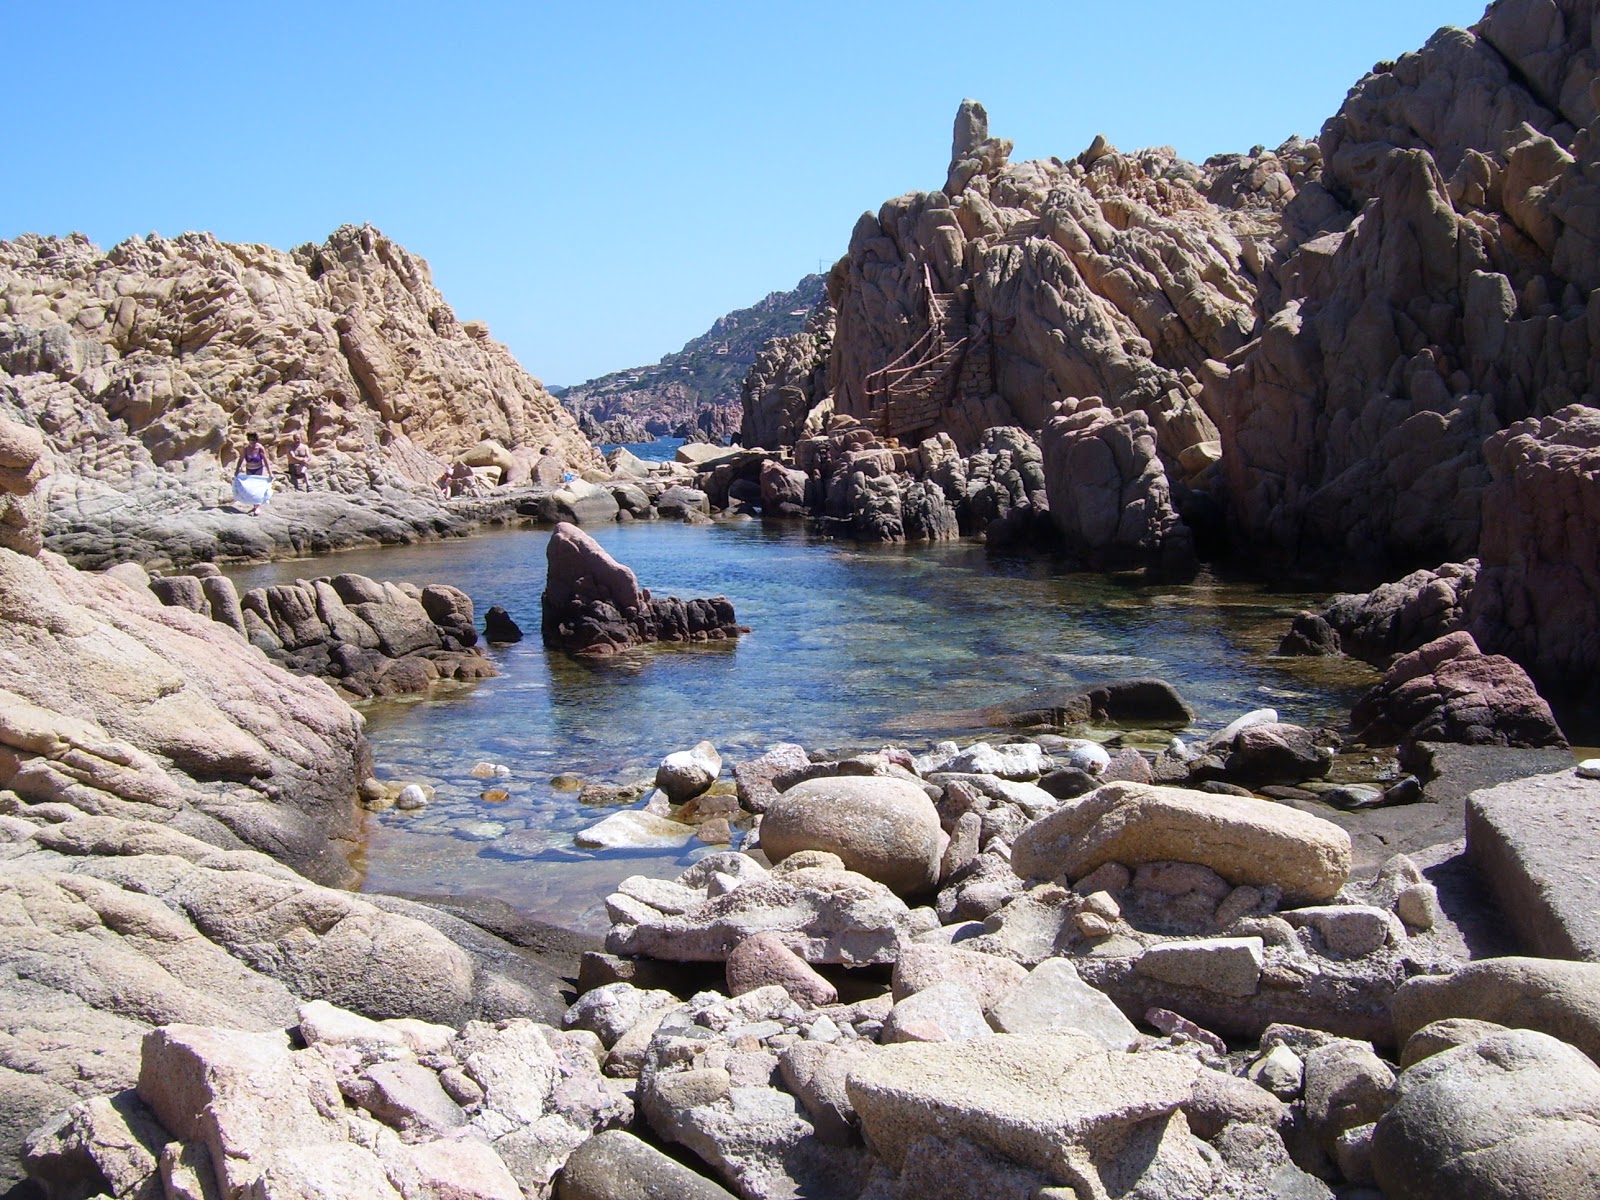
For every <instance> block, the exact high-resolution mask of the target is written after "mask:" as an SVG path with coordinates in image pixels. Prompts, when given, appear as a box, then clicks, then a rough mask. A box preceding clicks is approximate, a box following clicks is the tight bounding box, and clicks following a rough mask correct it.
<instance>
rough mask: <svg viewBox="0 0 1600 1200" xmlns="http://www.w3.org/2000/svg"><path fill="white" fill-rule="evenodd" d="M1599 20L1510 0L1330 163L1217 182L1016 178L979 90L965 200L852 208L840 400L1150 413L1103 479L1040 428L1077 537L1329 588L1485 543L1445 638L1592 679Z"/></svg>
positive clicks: (1153, 168) (1295, 159)
mask: <svg viewBox="0 0 1600 1200" xmlns="http://www.w3.org/2000/svg"><path fill="white" fill-rule="evenodd" d="M1594 17H1595V6H1594V4H1593V3H1592V0H1500V2H1499V3H1497V4H1494V5H1492V6H1491V7H1490V8H1489V10H1488V12H1487V13H1486V14H1485V16H1484V18H1483V20H1482V21H1481V22H1479V24H1477V25H1476V26H1474V27H1473V28H1472V29H1470V30H1463V29H1454V28H1449V29H1443V30H1440V31H1439V32H1438V33H1437V34H1436V35H1435V36H1434V37H1433V38H1431V39H1430V40H1429V42H1428V44H1427V45H1426V46H1425V47H1424V48H1422V49H1421V50H1419V51H1417V52H1415V53H1410V54H1405V55H1402V56H1401V57H1400V58H1399V59H1397V60H1396V61H1394V62H1392V63H1382V64H1379V65H1378V67H1377V68H1375V69H1374V71H1373V72H1372V73H1371V74H1369V75H1368V76H1367V77H1366V78H1364V79H1362V80H1361V81H1359V82H1358V83H1357V84H1356V86H1355V87H1354V88H1353V89H1352V91H1351V93H1350V95H1349V97H1348V99H1347V100H1346V101H1345V103H1344V105H1343V106H1342V107H1341V109H1340V110H1339V112H1338V113H1337V114H1335V115H1334V116H1333V117H1332V119H1330V120H1329V121H1328V123H1327V124H1326V125H1325V126H1324V128H1323V130H1322V132H1321V134H1320V136H1319V138H1318V139H1317V140H1316V141H1315V142H1302V141H1299V140H1292V141H1290V142H1289V143H1286V144H1285V145H1283V146H1281V147H1279V148H1278V149H1277V150H1276V151H1262V150H1256V151H1253V152H1251V153H1250V154H1247V155H1230V156H1221V157H1218V158H1215V159H1212V160H1210V161H1208V162H1207V163H1205V164H1203V165H1201V166H1196V165H1194V164H1190V163H1187V162H1184V161H1182V160H1180V159H1178V158H1176V157H1175V156H1174V155H1173V154H1172V153H1171V152H1170V151H1167V150H1145V151H1140V152H1137V153H1134V154H1124V153H1119V152H1118V151H1116V150H1115V149H1114V148H1113V147H1110V146H1108V145H1106V144H1105V143H1104V141H1103V139H1097V140H1096V142H1095V144H1094V145H1093V146H1091V147H1090V148H1089V149H1087V150H1085V151H1084V152H1083V153H1082V154H1081V155H1079V156H1078V157H1077V158H1075V159H1072V160H1068V161H1062V160H1060V159H1049V160H1043V161H1035V162H1026V163H1013V162H1010V161H1009V152H1010V143H1009V142H1006V141H1005V140H1004V139H1000V138H995V137H991V136H990V135H989V131H988V122H987V118H986V116H985V114H984V112H983V109H982V106H981V105H978V104H977V103H975V102H973V101H967V102H964V103H963V105H962V108H961V111H960V113H959V114H958V116H957V119H956V125H955V136H954V143H953V146H952V153H951V164H950V169H949V172H948V175H947V178H946V180H945V183H944V186H943V187H942V188H941V189H940V190H936V191H926V192H912V193H908V194H907V195H904V196H901V197H898V198H896V199H894V200H890V201H889V202H887V203H886V204H884V205H883V207H882V208H881V209H879V210H878V212H877V213H869V214H866V215H864V216H863V217H862V218H861V219H860V221H858V222H857V225H856V228H855V230H854V233H853V235H852V237H851V242H850V247H849V250H848V252H847V254H846V255H845V256H844V257H843V258H841V259H840V260H839V262H838V263H837V264H836V265H835V267H834V269H833V271H832V273H831V274H830V277H829V299H830V300H831V302H832V304H833V306H834V308H835V309H836V311H837V322H836V329H835V336H834V339H833V344H832V349H831V354H830V357H829V361H828V369H827V393H828V394H829V395H830V396H831V402H832V407H833V410H834V412H835V413H836V414H839V415H842V416H848V417H852V418H855V419H858V420H860V421H861V422H862V423H863V424H865V425H866V426H868V427H869V428H871V429H872V430H873V431H874V432H875V433H876V434H877V435H879V436H880V437H883V438H886V439H887V438H893V439H898V441H899V442H900V443H903V444H905V445H908V446H909V445H915V444H918V443H926V441H927V439H929V438H930V437H932V436H934V435H938V434H945V435H948V436H949V437H951V438H952V439H953V440H954V443H955V444H956V446H958V447H960V448H961V449H962V450H971V449H973V448H975V447H976V446H977V445H978V444H979V442H980V439H981V438H982V437H983V434H984V431H985V430H987V429H989V428H992V427H994V426H996V425H1016V426H1019V427H1021V428H1022V429H1024V430H1028V431H1031V432H1032V433H1033V435H1034V436H1039V433H1040V431H1042V430H1044V429H1045V428H1046V426H1047V425H1049V424H1050V423H1051V422H1052V420H1053V419H1055V420H1060V418H1059V417H1057V416H1056V414H1057V413H1058V411H1064V412H1065V413H1067V414H1070V415H1071V417H1072V419H1073V420H1074V421H1082V420H1085V419H1086V418H1083V417H1082V416H1081V413H1082V411H1083V409H1084V408H1085V407H1086V406H1088V407H1100V408H1103V410H1104V411H1103V416H1101V417H1100V418H1098V419H1099V420H1100V421H1101V422H1103V423H1110V422H1119V421H1120V422H1128V421H1138V420H1140V419H1142V420H1144V421H1146V422H1147V423H1148V424H1147V428H1148V431H1149V433H1150V434H1151V435H1153V440H1154V449H1155V459H1154V460H1152V461H1150V462H1149V464H1148V466H1139V465H1135V464H1127V463H1120V462H1119V463H1118V467H1119V470H1118V471H1117V472H1116V473H1112V472H1110V471H1109V470H1107V469H1106V468H1105V465H1104V464H1102V465H1101V467H1100V468H1099V469H1097V470H1095V469H1091V470H1088V471H1087V472H1086V471H1084V470H1082V469H1080V468H1081V464H1079V463H1078V462H1077V461H1076V458H1075V457H1074V458H1073V461H1072V463H1071V464H1070V465H1069V464H1068V462H1066V461H1064V460H1063V456H1064V455H1066V456H1080V455H1082V454H1083V453H1084V451H1083V450H1082V448H1081V447H1082V441H1081V439H1068V440H1063V439H1059V438H1045V439H1044V441H1043V445H1044V449H1045V468H1046V473H1047V475H1049V476H1051V477H1052V478H1055V477H1056V476H1057V475H1060V476H1061V477H1062V478H1063V479H1066V478H1072V479H1075V480H1076V483H1075V484H1073V485H1072V486H1075V487H1078V488H1079V489H1082V488H1084V487H1093V488H1096V489H1098V490H1099V492H1100V493H1102V495H1101V497H1100V498H1099V500H1098V502H1097V507H1098V510H1099V511H1100V518H1099V519H1098V520H1096V521H1085V520H1084V519H1083V518H1082V516H1081V515H1080V514H1079V512H1078V511H1076V510H1077V509H1078V508H1081V506H1082V501H1081V499H1080V500H1078V501H1077V502H1076V503H1075V504H1073V505H1069V506H1068V507H1067V508H1066V509H1065V511H1058V512H1055V513H1054V514H1053V515H1054V517H1055V525H1056V526H1057V527H1058V529H1059V530H1060V532H1061V533H1063V534H1064V535H1065V536H1066V537H1067V539H1068V541H1069V542H1072V543H1082V542H1084V541H1088V542H1089V543H1091V549H1092V551H1094V552H1095V553H1096V554H1105V555H1112V556H1114V555H1116V554H1118V553H1126V551H1127V548H1128V546H1129V543H1130V542H1132V543H1139V542H1142V541H1144V540H1145V539H1146V538H1147V537H1148V536H1149V535H1148V534H1146V533H1141V532H1139V530H1138V529H1137V527H1138V526H1139V525H1140V521H1139V520H1137V519H1135V518H1136V517H1137V516H1138V515H1139V514H1140V513H1141V512H1148V513H1150V514H1158V529H1159V530H1165V529H1168V528H1174V529H1178V530H1180V531H1181V530H1182V527H1183V525H1188V526H1189V528H1190V530H1191V531H1194V532H1197V533H1204V534H1205V535H1206V536H1207V537H1209V535H1210V534H1211V533H1212V532H1215V531H1216V530H1218V529H1220V528H1222V527H1223V525H1224V524H1225V525H1226V528H1227V530H1228V531H1229V532H1231V534H1232V539H1233V545H1234V547H1235V549H1237V550H1239V551H1241V552H1243V553H1248V554H1250V555H1252V556H1255V558H1256V559H1257V561H1259V560H1260V559H1261V558H1262V557H1263V556H1266V557H1271V558H1277V559H1281V560H1287V561H1290V562H1292V563H1294V564H1296V565H1298V566H1301V567H1309V568H1312V569H1324V570H1325V569H1327V568H1328V567H1329V565H1330V564H1331V563H1335V562H1336V563H1338V564H1339V566H1340V567H1342V568H1347V569H1352V570H1361V571H1364V572H1367V573H1376V574H1378V575H1379V576H1380V577H1393V576H1395V575H1398V574H1402V573H1404V572H1405V571H1409V570H1413V569H1415V568H1419V567H1429V566H1432V565H1434V564H1437V563H1441V562H1462V561H1464V560H1467V559H1468V558H1470V557H1472V556H1474V555H1476V556H1478V557H1479V558H1480V559H1481V560H1482V561H1483V564H1484V586H1483V587H1482V588H1480V590H1479V594H1478V595H1477V596H1476V598H1473V599H1472V600H1471V602H1470V605H1469V606H1468V607H1467V609H1466V612H1465V621H1464V623H1462V624H1460V625H1456V626H1455V627H1456V628H1469V629H1471V630H1472V631H1473V632H1474V633H1475V634H1476V635H1477V636H1478V638H1479V640H1480V643H1481V644H1482V645H1483V646H1484V648H1485V649H1486V650H1489V651H1491V652H1505V653H1508V654H1510V655H1511V656H1512V657H1514V658H1516V659H1517V660H1518V661H1519V662H1522V663H1523V664H1524V665H1525V666H1527V667H1528V669H1529V670H1530V671H1531V672H1532V673H1533V675H1534V677H1535V679H1536V680H1537V681H1538V682H1539V683H1540V684H1541V685H1546V684H1552V683H1559V684H1565V685H1568V686H1571V685H1573V684H1574V681H1585V682H1586V681H1590V680H1592V679H1593V677H1594V667H1595V665H1596V662H1597V661H1600V649H1597V647H1600V615H1597V614H1600V578H1597V577H1596V575H1595V571H1594V569H1593V563H1594V561H1595V560H1596V555H1595V547H1594V545H1593V544H1592V543H1593V538H1592V535H1590V534H1588V533H1585V532H1584V531H1585V530H1589V529H1592V528H1593V527H1594V526H1595V520H1594V517H1595V498H1594V494H1593V493H1594V479H1595V470H1594V466H1593V462H1592V459H1593V455H1594V446H1595V443H1596V435H1595V433H1594V431H1593V430H1592V428H1591V426H1592V425H1593V423H1594V421H1595V416H1594V414H1595V410H1596V408H1597V405H1600V401H1597V399H1596V397H1597V396H1600V366H1597V364H1600V346H1597V344H1596V340H1595V339H1596V336H1597V335H1596V333H1595V329H1596V323H1595V318H1594V316H1593V314H1594V312H1596V311H1600V310H1597V307H1596V304H1597V302H1596V301H1595V300H1594V299H1593V297H1594V295H1595V292H1596V289H1597V286H1600V272H1597V271H1596V268H1595V267H1594V262H1595V260H1596V256H1595V254H1594V253H1593V251H1594V248H1595V246H1596V244H1597V239H1600V217H1597V216H1596V214H1597V213H1600V205H1597V204H1596V203H1595V202H1594V193H1595V190H1596V188H1597V186H1600V174H1597V171H1596V167H1595V163H1594V159H1595V150H1594V139H1595V128H1596V127H1595V125H1594V120H1595V117H1596V115H1597V111H1600V109H1597V100H1596V97H1595V95H1593V94H1592V92H1593V89H1592V87H1591V84H1592V83H1593V81H1594V78H1595V48H1594V44H1593V32H1592V30H1593V23H1594ZM792 398H794V399H798V395H796V396H794V397H792ZM813 409H814V411H821V407H820V404H819V405H814V406H813ZM1140 414H1142V418H1141V416H1140ZM1135 481H1140V482H1139V483H1138V486H1137V487H1136V488H1134V489H1133V490H1131V491H1130V485H1132V484H1134V483H1135ZM1059 490H1060V489H1058V488H1057V487H1056V486H1055V485H1052V496H1051V507H1052V508H1053V509H1060V508H1061V507H1062V505H1061V501H1060V499H1059V497H1058V495H1057V494H1056V493H1057V492H1058V491H1059ZM1113 492H1115V493H1116V500H1117V502H1116V503H1115V504H1112V503H1111V502H1110V498H1111V496H1112V494H1113ZM1168 496H1170V501H1168V500H1166V499H1165V498H1164V497H1168ZM1169 505H1170V510H1171V511H1170V513H1169V512H1168V511H1166V509H1167V507H1168V506H1169ZM1113 515H1116V516H1117V518H1118V519H1116V520H1112V519H1111V517H1112V516H1113ZM1180 519H1181V523H1180ZM1156 540H1157V541H1164V540H1165V535H1164V534H1162V533H1160V532H1158V533H1157V534H1156ZM1091 557H1092V556H1091ZM1456 599H1458V600H1465V599H1466V597H1464V596H1459V595H1458V596H1457V597H1456ZM1435 615H1437V614H1435ZM1449 631H1450V629H1449V628H1440V629H1437V631H1436V632H1435V636H1437V635H1438V634H1439V633H1444V632H1449ZM1411 648H1414V647H1412V646H1401V647H1397V648H1396V652H1403V651H1404V650H1406V649H1411Z"/></svg>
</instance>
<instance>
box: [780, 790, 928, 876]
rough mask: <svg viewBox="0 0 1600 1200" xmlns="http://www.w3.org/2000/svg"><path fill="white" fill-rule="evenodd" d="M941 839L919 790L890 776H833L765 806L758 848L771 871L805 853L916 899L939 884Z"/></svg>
mask: <svg viewBox="0 0 1600 1200" xmlns="http://www.w3.org/2000/svg"><path fill="white" fill-rule="evenodd" d="M944 844H945V839H944V836H943V832H942V830H941V829H940V827H939V814H938V812H937V811H936V810H935V808H934V806H933V802H932V801H931V800H929V799H928V796H927V793H926V792H924V791H923V790H922V788H921V787H920V786H918V785H917V784H914V783H909V782H906V781H905V780H901V779H895V778H890V777H881V776H880V777H871V776H834V777H830V778H825V779H813V780H808V781H806V782H804V783H798V784H795V785H794V786H793V787H791V788H789V789H788V790H787V791H784V792H782V793H780V794H779V796H778V797H777V799H775V800H773V801H772V802H771V803H770V804H768V806H767V809H766V814H765V816H764V817H763V818H762V821H761V849H762V851H763V852H764V853H765V854H766V856H767V858H768V859H769V860H770V861H771V862H773V863H774V864H775V865H776V864H777V863H780V862H782V861H783V860H784V859H786V858H787V857H789V855H791V854H794V853H796V852H798V851H802V850H822V851H827V852H829V853H832V854H837V855H838V856H839V858H840V860H841V861H842V862H843V863H844V865H845V867H846V868H847V869H849V870H851V871H854V872H857V873H859V874H861V875H865V876H866V877H867V878H868V879H873V880H876V881H877V882H879V883H882V884H885V885H886V886H888V887H889V888H890V889H891V890H893V891H894V892H895V893H896V894H898V895H901V896H909V897H915V896H920V895H923V894H925V893H927V892H928V891H930V890H931V889H932V888H933V887H934V885H935V884H936V883H938V881H939V861H940V856H941V855H942V854H943V852H944Z"/></svg>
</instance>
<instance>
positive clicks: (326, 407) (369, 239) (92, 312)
mask: <svg viewBox="0 0 1600 1200" xmlns="http://www.w3.org/2000/svg"><path fill="white" fill-rule="evenodd" d="M0 411H3V412H5V413H6V414H7V415H9V416H10V417H12V418H13V419H14V420H18V421H19V422H20V423H22V424H25V425H27V426H29V427H31V428H32V429H34V430H35V431H37V433H38V434H39V435H40V436H42V438H43V440H44V442H45V445H46V448H47V451H48V457H49V468H50V470H51V472H52V477H51V479H50V480H49V481H48V482H47V483H46V484H45V487H44V501H45V503H46V504H47V507H48V509H49V511H50V513H51V518H50V521H49V522H48V524H47V531H46V532H47V536H48V537H49V538H50V539H52V542H53V539H54V538H55V537H57V536H60V537H61V538H63V539H64V544H63V545H62V547H61V548H62V549H63V550H67V551H71V550H72V549H73V548H74V546H75V543H74V542H73V540H72V539H73V537H74V536H75V535H78V534H80V533H81V531H82V530H83V529H84V527H86V526H87V527H90V528H94V527H97V526H98V527H102V528H105V529H108V530H109V531H111V532H110V533H109V534H108V536H115V535H116V532H117V531H119V530H121V529H124V528H128V529H133V530H137V529H139V528H140V527H142V526H145V525H148V524H151V523H152V522H157V521H160V520H161V519H163V518H167V519H172V518H175V517H177V518H187V517H188V516H189V515H190V514H193V513H195V512H196V511H197V510H200V509H203V508H204V509H213V510H214V509H216V508H217V507H218V506H220V505H222V504H225V503H226V497H227V485H226V476H227V475H228V474H230V473H231V468H232V466H233V462H234V457H235V455H236V454H237V453H238V450H239V448H240V447H241V446H242V445H243V442H244V436H245V434H246V432H248V431H250V430H255V431H257V432H259V433H261V435H262V438H263V441H264V442H265V443H266V445H267V447H268V450H269V453H271V454H272V456H273V458H274V460H275V461H279V462H280V465H281V457H282V452H283V451H284V450H286V449H287V446H288V442H289V439H290V437H291V435H293V434H295V433H300V434H303V435H304V436H305V438H306V440H307V442H308V443H309V444H310V446H311V449H312V454H313V467H312V479H313V482H314V483H315V484H316V486H317V488H318V489H319V491H322V492H333V493H340V494H345V495H350V494H359V495H361V496H362V497H364V498H365V497H367V496H368V495H370V494H371V493H372V492H373V491H377V492H379V493H380V494H381V495H383V496H384V497H385V499H386V500H388V501H389V502H390V503H391V504H400V505H402V506H404V507H405V508H407V509H409V510H416V511H410V512H408V514H407V517H406V518H405V519H407V520H409V522H410V523H412V524H413V525H414V526H416V527H418V528H419V529H420V528H426V526H427V525H428V524H429V523H430V521H433V520H437V519H438V518H439V516H440V513H439V506H438V505H437V504H435V503H433V502H432V500H433V495H432V487H431V485H432V482H433V480H435V479H436V478H437V477H438V476H439V475H440V474H441V473H442V471H443V470H444V469H445V468H446V467H448V466H449V463H450V460H451V459H452V458H453V457H454V456H456V455H458V454H460V453H462V452H465V451H467V450H469V449H470V448H471V447H472V446H473V445H475V444H476V443H478V442H479V441H480V440H482V439H484V438H492V439H495V440H496V441H497V442H499V443H500V444H501V445H502V446H504V447H506V448H507V449H508V451H509V453H510V454H511V456H512V457H513V458H514V459H515V460H516V461H517V462H519V463H521V464H522V465H523V467H524V468H526V467H527V465H528V464H530V463H531V462H532V461H533V460H534V459H536V458H537V457H538V456H539V453H540V450H541V449H542V448H543V447H545V446H553V447H555V448H556V450H557V451H558V453H559V454H560V455H561V456H562V457H563V458H565V459H566V460H567V461H568V462H569V463H572V464H577V465H580V466H589V465H591V464H594V463H595V462H596V459H595V456H594V452H593V450H592V449H591V448H590V447H589V445H588V443H587V442H586V441H585V440H584V439H583V437H582V436H581V435H580V434H579V432H578V430H577V427H576V424H575V423H574V422H573V421H572V419H571V418H570V416H568V415H567V414H566V413H565V412H564V411H563V410H562V409H561V408H560V406H559V405H558V404H557V403H556V401H555V400H554V398H553V397H551V396H550V395H549V394H548V393H547V392H546V391H545V390H544V388H543V387H542V386H541V385H540V384H539V382H538V381H537V380H536V379H534V378H533V377H532V376H530V375H528V374H527V373H526V372H525V371H524V370H523V369H522V368H521V367H520V366H518V365H517V363H516V361H515V360H514V359H513V358H512V357H511V355H510V353H509V352H508V351H507V350H506V349H505V347H504V346H502V345H501V344H500V343H498V342H496V341H494V340H493V339H492V338H491V337H490V336H489V331H488V329H487V327H486V326H485V325H484V324H483V323H482V322H480V321H466V322H462V321H459V320H458V319H457V318H456V316H455V314H454V313H453V312H452V311H451V309H450V306H449V305H448V304H447V303H446V302H445V300H444V298H443V297H442V296H441V295H440V294H439V291H438V290H437V289H436V288H435V287H434V286H433V283H432V281H431V279H430V276H429V272H428V267H427V264H426V263H425V262H423V261H422V260H421V259H419V258H417V257H416V256H414V255H412V254H409V253H408V252H406V251H405V250H404V249H402V248H401V247H399V246H397V245H396V244H395V243H393V242H391V241H390V240H389V239H387V238H385V237H384V236H383V235H382V234H381V233H379V232H378V231H377V230H375V229H372V228H371V227H370V226H366V227H359V228H358V227H356V226H344V227H342V228H340V229H338V230H336V231H335V232H334V233H333V235H332V236H331V237H329V239H328V240H327V241H326V242H324V243H323V244H322V245H320V246H317V245H306V246H302V247H300V248H298V249H296V250H295V251H293V252H292V253H285V252H283V251H279V250H274V249H271V248H269V247H266V246H257V245H238V244H230V243H224V242H220V241H218V240H217V239H216V238H214V237H212V236H210V235H207V234H197V233H191V234H184V235H182V236H180V237H177V238H172V239H168V238H162V237H158V236H155V235H152V236H150V237H148V238H141V239H132V240H129V241H127V242H123V243H121V244H120V245H118V246H115V247H113V248H112V249H111V250H109V251H105V252H102V251H100V250H99V249H97V248H96V247H94V246H93V245H91V244H90V243H89V242H88V241H87V240H86V239H84V238H82V237H81V236H77V235H74V236H72V237H67V238H44V237H37V236H34V235H31V234H30V235H27V236H24V237H21V238H18V239H17V240H15V241H12V242H7V243H3V244H0ZM523 474H524V476H525V475H526V470H525V469H524V472H523ZM353 507H354V506H352V508H353ZM267 511H268V512H269V513H272V512H273V509H271V508H270V507H269V509H268V510H267ZM340 515H346V516H348V515H349V514H340ZM306 517H307V520H308V521H316V520H317V519H318V518H322V519H324V520H326V514H323V513H316V514H312V513H308V514H306ZM446 520H447V521H448V518H446ZM200 536H202V537H205V538H210V539H213V541H212V544H213V548H214V552H213V553H211V554H207V555H202V556H201V557H207V558H210V557H217V556H219V555H221V554H225V553H228V552H229V548H228V546H227V540H226V534H225V533H223V532H222V531H218V530H214V529H211V528H207V527H206V526H205V525H204V524H202V528H201V535H200ZM412 536H413V537H415V536H417V534H416V533H415V532H413V534H412Z"/></svg>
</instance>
